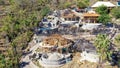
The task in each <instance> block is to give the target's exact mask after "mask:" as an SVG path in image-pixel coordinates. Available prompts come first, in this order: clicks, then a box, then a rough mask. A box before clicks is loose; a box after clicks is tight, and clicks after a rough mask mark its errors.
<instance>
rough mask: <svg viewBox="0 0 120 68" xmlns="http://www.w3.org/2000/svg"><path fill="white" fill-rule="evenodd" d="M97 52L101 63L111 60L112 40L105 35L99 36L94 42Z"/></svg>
mask: <svg viewBox="0 0 120 68" xmlns="http://www.w3.org/2000/svg"><path fill="white" fill-rule="evenodd" d="M94 44H95V46H96V49H97V52H98V53H99V55H100V57H99V58H100V63H102V62H103V61H106V60H107V59H110V55H111V52H110V50H109V46H110V40H109V39H108V38H107V35H105V34H98V35H97V38H96V39H95V42H94Z"/></svg>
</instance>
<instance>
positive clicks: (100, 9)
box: [95, 5, 108, 14]
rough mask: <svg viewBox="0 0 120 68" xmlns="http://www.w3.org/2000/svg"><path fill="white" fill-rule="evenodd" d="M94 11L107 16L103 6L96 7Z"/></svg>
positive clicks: (106, 10)
mask: <svg viewBox="0 0 120 68" xmlns="http://www.w3.org/2000/svg"><path fill="white" fill-rule="evenodd" d="M95 11H96V12H97V13H99V14H108V9H107V7H106V6H104V5H102V6H99V7H97V8H96V9H95Z"/></svg>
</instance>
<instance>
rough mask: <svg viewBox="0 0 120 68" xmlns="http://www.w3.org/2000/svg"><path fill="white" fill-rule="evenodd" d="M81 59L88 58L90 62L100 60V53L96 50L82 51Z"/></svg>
mask: <svg viewBox="0 0 120 68" xmlns="http://www.w3.org/2000/svg"><path fill="white" fill-rule="evenodd" d="M81 57H82V58H81V59H80V61H83V60H87V61H89V62H95V63H96V62H99V55H98V54H97V53H96V52H95V51H87V50H85V51H83V52H82V53H81Z"/></svg>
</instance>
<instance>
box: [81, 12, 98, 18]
mask: <svg viewBox="0 0 120 68" xmlns="http://www.w3.org/2000/svg"><path fill="white" fill-rule="evenodd" d="M83 16H84V17H98V16H100V15H99V14H97V13H83Z"/></svg>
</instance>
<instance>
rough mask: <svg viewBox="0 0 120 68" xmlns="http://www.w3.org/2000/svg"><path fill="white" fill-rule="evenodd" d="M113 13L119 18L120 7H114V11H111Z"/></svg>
mask: <svg viewBox="0 0 120 68" xmlns="http://www.w3.org/2000/svg"><path fill="white" fill-rule="evenodd" d="M111 14H112V16H113V17H115V18H116V19H119V18H120V7H117V8H113V9H112V11H111Z"/></svg>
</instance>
